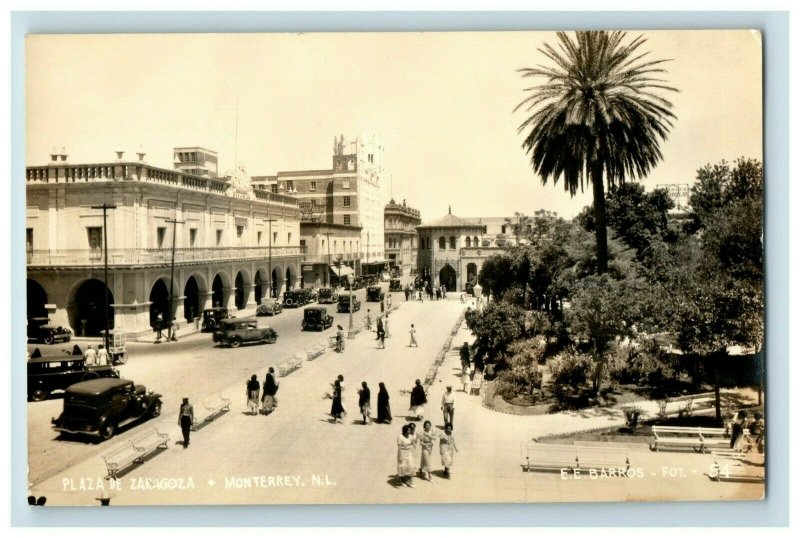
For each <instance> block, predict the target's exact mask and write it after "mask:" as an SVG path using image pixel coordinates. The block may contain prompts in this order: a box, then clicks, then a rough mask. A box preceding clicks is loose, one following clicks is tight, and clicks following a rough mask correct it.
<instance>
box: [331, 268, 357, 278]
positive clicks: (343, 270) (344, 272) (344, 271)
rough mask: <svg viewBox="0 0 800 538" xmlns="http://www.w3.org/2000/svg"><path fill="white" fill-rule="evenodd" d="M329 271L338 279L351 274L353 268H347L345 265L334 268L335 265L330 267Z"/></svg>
mask: <svg viewBox="0 0 800 538" xmlns="http://www.w3.org/2000/svg"><path fill="white" fill-rule="evenodd" d="M331 271H332V272H333V274H334V275H336V276H339V277H345V276H348V275H352V274H353V268H352V267H348V266H347V265H342V266H341V267H336V266H335V265H331ZM340 271H341V272H340Z"/></svg>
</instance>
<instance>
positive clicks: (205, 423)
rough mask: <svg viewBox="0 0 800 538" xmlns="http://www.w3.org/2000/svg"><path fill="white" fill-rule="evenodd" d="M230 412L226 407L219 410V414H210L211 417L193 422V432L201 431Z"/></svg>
mask: <svg viewBox="0 0 800 538" xmlns="http://www.w3.org/2000/svg"><path fill="white" fill-rule="evenodd" d="M228 413H230V411H228V410H226V409H223V410H222V411H220V412H219V413H218V414H216V415H213V416H210V417H208V418H206V419H205V420H203V421H201V422H197V423H195V424H192V431H193V432H199V431H200V430H202V429H203V428H205V427H206V426H208V425H209V424H211V423H213V422H215V421H217V420H218V419H220V418H221V417H224V416H225V415H227V414H228ZM244 414H246V413H244Z"/></svg>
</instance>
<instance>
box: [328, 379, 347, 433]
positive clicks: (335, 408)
mask: <svg viewBox="0 0 800 538" xmlns="http://www.w3.org/2000/svg"><path fill="white" fill-rule="evenodd" d="M331 400H333V401H332V402H331V416H332V417H333V423H334V424H341V423H342V415H343V414H345V411H344V406H343V405H342V386H341V383H340V382H339V380H338V379H337V380H336V381H334V382H333V392H332V393H331Z"/></svg>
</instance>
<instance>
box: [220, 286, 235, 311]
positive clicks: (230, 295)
mask: <svg viewBox="0 0 800 538" xmlns="http://www.w3.org/2000/svg"><path fill="white" fill-rule="evenodd" d="M222 297H223V300H222V305H221V306H224V307H226V308H227V309H228V310H229V311H231V312H233V311H235V310H236V288H222Z"/></svg>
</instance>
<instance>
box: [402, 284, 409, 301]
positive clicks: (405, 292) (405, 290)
mask: <svg viewBox="0 0 800 538" xmlns="http://www.w3.org/2000/svg"><path fill="white" fill-rule="evenodd" d="M410 293H411V292H410V291H409V290H408V286H406V288H405V289H404V290H403V294H404V295H405V296H406V301H408V296H409V294H410Z"/></svg>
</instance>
